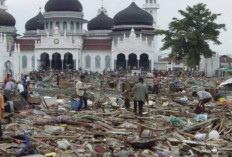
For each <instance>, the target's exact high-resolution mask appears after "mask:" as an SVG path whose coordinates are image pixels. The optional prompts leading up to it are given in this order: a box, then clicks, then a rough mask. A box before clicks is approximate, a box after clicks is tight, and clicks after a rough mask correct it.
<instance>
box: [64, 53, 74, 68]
mask: <svg viewBox="0 0 232 157" xmlns="http://www.w3.org/2000/svg"><path fill="white" fill-rule="evenodd" d="M64 69H73V55H72V54H71V53H66V54H65V55H64Z"/></svg>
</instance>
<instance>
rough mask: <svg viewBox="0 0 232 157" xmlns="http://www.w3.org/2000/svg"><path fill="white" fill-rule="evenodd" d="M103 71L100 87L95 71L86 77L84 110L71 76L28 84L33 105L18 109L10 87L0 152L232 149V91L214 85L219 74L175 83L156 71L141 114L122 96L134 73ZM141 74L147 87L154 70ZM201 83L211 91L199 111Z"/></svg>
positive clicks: (145, 156)
mask: <svg viewBox="0 0 232 157" xmlns="http://www.w3.org/2000/svg"><path fill="white" fill-rule="evenodd" d="M105 78H106V79H105V80H104V85H103V87H102V88H100V81H99V79H98V78H97V77H95V76H93V77H89V79H88V82H89V83H90V84H93V85H94V86H95V88H93V89H92V90H91V91H89V100H88V109H87V110H81V111H75V110H73V109H72V107H71V103H72V102H73V101H74V100H77V98H76V97H75V81H74V79H72V78H70V81H62V79H61V82H62V84H61V87H60V88H58V87H57V86H56V83H55V80H54V79H50V78H49V77H47V78H46V79H44V84H45V87H44V88H42V89H36V88H30V91H31V92H32V93H31V96H30V99H29V101H30V103H31V104H33V105H30V107H29V108H27V109H21V107H20V106H19V104H20V103H18V100H17V96H16V95H15V98H14V99H13V102H14V104H15V106H16V109H17V110H16V111H15V112H13V113H5V119H6V123H5V124H4V125H3V137H2V139H1V141H0V156H1V157H8V156H30V157H43V156H46V157H98V156H99V157H101V156H102V157H155V156H157V157H170V156H173V157H178V156H185V157H189V156H196V157H197V156H202V157H207V156H215V157H216V156H218V157H219V156H223V157H229V156H232V106H231V104H232V102H231V101H232V99H231V96H232V93H231V92H230V91H229V90H227V89H225V88H223V89H220V88H217V87H218V85H219V84H220V82H219V81H218V80H217V79H206V78H198V77H195V78H194V77H193V78H179V79H178V80H179V81H180V85H179V86H178V87H176V88H175V89H174V87H172V86H171V85H170V84H171V83H170V82H172V81H173V80H174V78H173V79H172V78H169V79H168V78H165V79H162V83H161V86H162V88H161V91H160V93H159V94H158V95H154V94H149V104H146V105H145V107H144V111H143V116H142V117H139V116H137V115H135V114H134V113H133V107H132V106H133V105H132V104H133V102H132V101H131V108H130V110H129V111H127V110H125V107H124V101H123V98H122V96H121V93H122V91H124V90H125V89H126V90H129V89H131V87H133V84H134V83H135V81H136V80H137V77H136V76H130V75H128V76H127V75H123V76H122V77H119V78H115V77H113V76H110V75H109V76H108V75H107V76H105ZM145 78H146V79H145V81H146V83H147V85H148V88H149V86H152V76H150V77H149V76H146V77H145ZM63 80H67V78H66V77H64V78H63ZM32 82H33V81H32ZM34 83H36V81H34ZM33 86H34V85H33ZM122 89H123V90H122ZM149 89H151V87H150V88H149ZM202 89H203V90H208V91H210V92H211V93H212V94H213V96H214V97H215V101H213V102H209V103H207V104H206V112H205V113H204V114H199V115H197V114H195V113H194V108H195V107H196V105H197V103H198V101H196V98H193V97H192V92H193V91H194V90H202ZM222 93H223V94H222ZM225 93H226V97H225V96H224V95H225ZM223 99H224V100H223ZM218 100H220V101H218ZM17 105H18V106H17Z"/></svg>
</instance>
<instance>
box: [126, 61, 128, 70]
mask: <svg viewBox="0 0 232 157" xmlns="http://www.w3.org/2000/svg"><path fill="white" fill-rule="evenodd" d="M127 69H128V59H126V70H127Z"/></svg>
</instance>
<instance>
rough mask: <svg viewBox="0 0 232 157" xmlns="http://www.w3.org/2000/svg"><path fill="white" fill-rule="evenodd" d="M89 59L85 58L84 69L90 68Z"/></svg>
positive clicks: (88, 57)
mask: <svg viewBox="0 0 232 157" xmlns="http://www.w3.org/2000/svg"><path fill="white" fill-rule="evenodd" d="M90 64H91V58H90V56H86V57H85V67H86V68H91V65H90Z"/></svg>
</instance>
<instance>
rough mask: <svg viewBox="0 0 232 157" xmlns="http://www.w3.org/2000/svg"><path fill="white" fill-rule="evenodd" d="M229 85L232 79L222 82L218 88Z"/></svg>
mask: <svg viewBox="0 0 232 157" xmlns="http://www.w3.org/2000/svg"><path fill="white" fill-rule="evenodd" d="M229 84H232V78H231V79H229V80H226V81H225V82H222V83H221V84H220V85H219V86H220V87H221V86H226V85H229Z"/></svg>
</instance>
